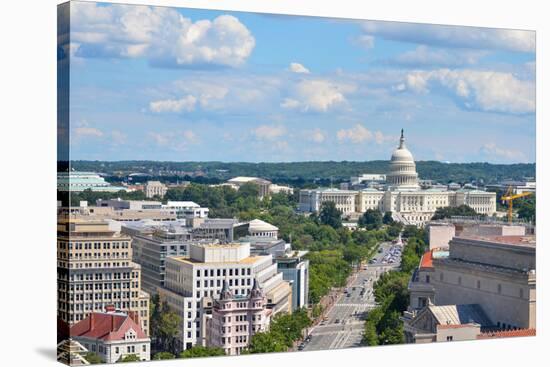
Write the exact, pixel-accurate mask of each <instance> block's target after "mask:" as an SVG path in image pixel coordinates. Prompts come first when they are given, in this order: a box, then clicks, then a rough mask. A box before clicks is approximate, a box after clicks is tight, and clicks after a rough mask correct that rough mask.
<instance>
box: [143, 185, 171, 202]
mask: <svg viewBox="0 0 550 367" xmlns="http://www.w3.org/2000/svg"><path fill="white" fill-rule="evenodd" d="M143 191H144V192H145V196H146V197H148V198H153V197H155V196H158V197H161V198H162V197H164V195H166V191H168V188H167V187H166V185H165V184H163V183H162V182H160V181H147V183H146V184H145V185H144V186H143Z"/></svg>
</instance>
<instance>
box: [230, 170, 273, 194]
mask: <svg viewBox="0 0 550 367" xmlns="http://www.w3.org/2000/svg"><path fill="white" fill-rule="evenodd" d="M247 183H253V184H256V185H258V188H259V192H258V197H259V198H260V199H263V198H264V197H268V196H269V194H270V191H269V187H270V186H271V181H268V180H264V179H263V178H258V177H246V176H239V177H234V178H232V179H230V180H228V181H227V184H228V185H230V186H232V187H234V188H235V189H237V190H238V189H239V188H240V187H241V186H243V185H244V184H247Z"/></svg>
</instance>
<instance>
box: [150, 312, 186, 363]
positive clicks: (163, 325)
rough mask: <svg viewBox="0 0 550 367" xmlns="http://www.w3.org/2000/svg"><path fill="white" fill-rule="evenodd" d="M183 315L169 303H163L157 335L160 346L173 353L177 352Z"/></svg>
mask: <svg viewBox="0 0 550 367" xmlns="http://www.w3.org/2000/svg"><path fill="white" fill-rule="evenodd" d="M180 324H181V317H180V316H179V315H178V314H177V313H175V312H174V311H172V310H171V309H170V307H168V304H167V303H166V302H165V303H163V304H162V310H161V311H160V317H159V320H158V325H157V327H156V329H155V332H156V333H157V334H156V335H155V337H156V339H158V343H159V346H160V348H161V349H162V350H163V351H168V352H171V353H173V354H175V353H176V352H177V350H176V349H177V348H176V345H177V337H178V335H179V331H180Z"/></svg>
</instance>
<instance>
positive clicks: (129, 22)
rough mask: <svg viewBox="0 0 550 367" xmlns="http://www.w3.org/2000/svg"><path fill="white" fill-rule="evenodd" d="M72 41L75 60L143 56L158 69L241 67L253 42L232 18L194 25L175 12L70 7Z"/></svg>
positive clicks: (131, 7)
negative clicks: (157, 66)
mask: <svg viewBox="0 0 550 367" xmlns="http://www.w3.org/2000/svg"><path fill="white" fill-rule="evenodd" d="M71 25H72V29H71V42H74V43H75V45H76V46H75V48H74V50H75V51H74V52H75V55H76V56H79V57H121V58H136V57H144V58H146V59H148V60H149V61H150V62H151V63H153V64H155V65H161V66H197V65H199V66H200V65H221V66H231V67H235V66H239V65H242V64H243V63H244V62H245V61H246V60H247V59H248V57H249V56H250V54H251V53H252V50H253V49H254V46H255V39H254V37H253V36H252V34H251V33H250V31H249V29H248V28H247V27H246V26H245V25H244V24H242V23H241V22H240V21H239V20H238V19H237V18H235V17H234V16H231V15H220V16H218V17H216V18H215V19H213V20H206V19H203V20H197V21H195V22H193V21H192V20H191V19H190V18H185V17H184V16H182V15H181V14H180V13H178V12H177V11H176V10H174V9H170V8H167V7H148V6H136V5H109V6H105V5H98V4H95V3H86V2H76V3H72V4H71Z"/></svg>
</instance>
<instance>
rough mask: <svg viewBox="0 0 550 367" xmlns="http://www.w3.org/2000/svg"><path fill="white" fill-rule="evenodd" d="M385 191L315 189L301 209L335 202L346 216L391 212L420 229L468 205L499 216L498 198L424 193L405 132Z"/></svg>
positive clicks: (467, 192) (466, 192)
mask: <svg viewBox="0 0 550 367" xmlns="http://www.w3.org/2000/svg"><path fill="white" fill-rule="evenodd" d="M385 178H386V184H385V186H384V187H383V189H381V190H378V189H375V188H366V189H362V190H339V189H332V188H330V189H314V190H300V200H299V209H300V211H302V212H318V211H319V210H320V209H321V206H322V204H323V203H324V202H327V201H332V202H334V203H335V204H336V208H337V209H338V210H340V211H341V212H342V214H343V215H350V214H353V213H364V212H365V211H366V210H368V209H374V210H380V211H381V212H391V213H392V215H393V216H394V220H398V221H400V222H403V223H405V224H412V225H417V226H422V225H424V224H425V223H426V222H427V221H429V220H430V219H431V218H432V217H433V215H434V213H435V211H436V210H437V209H439V208H443V207H448V206H451V207H456V206H460V205H468V206H470V207H471V208H473V209H474V210H475V211H476V212H477V213H479V214H486V215H488V216H491V215H493V214H494V213H495V212H496V194H495V193H494V192H486V191H480V190H457V191H449V190H444V189H440V188H433V187H432V188H429V189H422V188H421V187H420V185H419V179H418V173H417V172H416V164H415V161H414V158H413V155H412V154H411V152H410V151H409V150H408V149H407V147H406V145H405V137H404V135H403V131H401V138H400V140H399V146H398V147H397V149H396V150H394V152H393V153H392V156H391V160H390V171H389V172H388V173H387V174H386V176H385Z"/></svg>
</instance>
